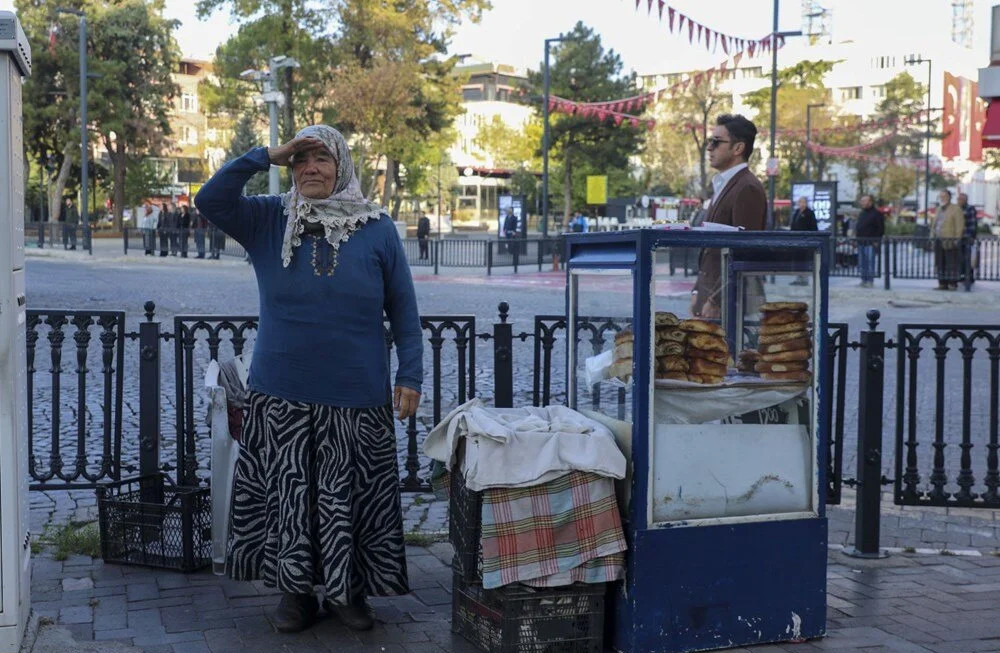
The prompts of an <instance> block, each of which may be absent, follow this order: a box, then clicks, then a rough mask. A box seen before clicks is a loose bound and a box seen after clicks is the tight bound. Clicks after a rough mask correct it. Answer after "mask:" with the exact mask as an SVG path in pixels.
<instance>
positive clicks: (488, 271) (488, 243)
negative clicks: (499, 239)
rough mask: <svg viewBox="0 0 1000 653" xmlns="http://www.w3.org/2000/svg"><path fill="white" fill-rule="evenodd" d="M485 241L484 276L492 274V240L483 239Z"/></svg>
mask: <svg viewBox="0 0 1000 653" xmlns="http://www.w3.org/2000/svg"><path fill="white" fill-rule="evenodd" d="M483 242H484V243H486V276H489V275H491V274H493V241H492V240H484V241H483Z"/></svg>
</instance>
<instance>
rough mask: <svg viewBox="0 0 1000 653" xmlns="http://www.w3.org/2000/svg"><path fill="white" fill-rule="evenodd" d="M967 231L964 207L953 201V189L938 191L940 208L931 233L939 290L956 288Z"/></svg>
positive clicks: (935, 215)
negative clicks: (963, 240)
mask: <svg viewBox="0 0 1000 653" xmlns="http://www.w3.org/2000/svg"><path fill="white" fill-rule="evenodd" d="M964 231H965V216H963V215H962V209H960V208H958V206H957V205H955V204H952V202H951V191H950V190H943V191H941V192H940V193H938V209H937V213H935V214H934V222H933V224H932V226H931V234H933V236H934V265H935V267H936V268H937V278H938V287H937V290H955V289H957V288H958V279H959V277H960V276H961V271H960V270H959V267H960V266H961V265H962V250H961V242H962V241H961V239H962V233H963V232H964Z"/></svg>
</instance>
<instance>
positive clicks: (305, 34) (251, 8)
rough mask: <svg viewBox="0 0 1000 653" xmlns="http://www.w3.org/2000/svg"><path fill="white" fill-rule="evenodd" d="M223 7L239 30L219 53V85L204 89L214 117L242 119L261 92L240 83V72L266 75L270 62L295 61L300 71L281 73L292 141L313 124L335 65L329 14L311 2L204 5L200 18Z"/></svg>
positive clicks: (284, 127) (222, 0) (242, 0)
mask: <svg viewBox="0 0 1000 653" xmlns="http://www.w3.org/2000/svg"><path fill="white" fill-rule="evenodd" d="M223 7H228V8H229V10H230V13H231V14H232V16H233V18H234V19H236V20H237V21H238V22H239V23H240V28H239V30H238V31H237V32H236V34H234V35H233V36H232V37H230V39H229V40H228V41H226V42H225V43H224V44H222V45H221V46H219V48H218V50H217V51H216V56H215V70H216V76H217V81H214V82H208V81H206V82H203V84H202V86H203V90H202V97H203V98H204V99H205V100H206V106H207V108H208V109H209V111H211V112H213V113H220V112H225V113H229V114H231V115H240V114H242V113H243V112H244V111H245V109H246V107H247V106H248V105H249V98H250V96H251V95H252V94H254V93H255V92H256V89H255V88H254V86H253V85H252V84H249V83H247V82H244V81H242V80H241V79H240V77H239V74H240V72H242V71H244V70H247V69H248V68H256V69H261V70H264V69H267V67H268V61H269V59H270V58H271V57H276V56H281V55H285V56H290V57H292V58H294V59H295V60H296V61H298V62H299V66H300V67H299V68H297V69H296V68H282V69H281V73H280V74H281V79H280V82H279V88H280V90H281V91H282V92H284V94H285V103H284V105H283V107H282V109H281V134H282V140H285V141H287V140H289V139H291V138H292V137H293V136H294V135H295V131H296V123H297V122H302V123H310V122H312V116H313V113H314V112H315V111H317V110H318V109H319V106H320V105H321V103H322V98H323V89H325V88H326V87H327V86H328V85H329V82H330V79H331V75H332V71H333V69H334V67H335V64H336V59H335V58H334V48H333V42H332V41H331V38H330V35H329V33H328V32H327V30H326V25H327V24H328V22H329V21H328V19H327V18H326V13H327V12H325V11H324V10H323V8H322V6H320V5H318V4H316V3H313V2H308V1H307V0H199V1H198V3H197V11H198V16H199V17H200V18H204V17H206V16H209V15H211V14H212V13H213V12H214V11H216V10H218V9H220V8H223Z"/></svg>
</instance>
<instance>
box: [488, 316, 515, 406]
mask: <svg viewBox="0 0 1000 653" xmlns="http://www.w3.org/2000/svg"><path fill="white" fill-rule="evenodd" d="M497 308H499V309H500V322H498V323H497V324H494V325H493V405H494V406H496V407H497V408H513V407H514V332H513V329H512V327H511V325H510V324H508V323H507V312H508V311H509V310H510V305H509V304H507V302H500V305H499V306H498V307H497Z"/></svg>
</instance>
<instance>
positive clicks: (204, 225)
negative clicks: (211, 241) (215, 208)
mask: <svg viewBox="0 0 1000 653" xmlns="http://www.w3.org/2000/svg"><path fill="white" fill-rule="evenodd" d="M191 226H192V227H194V246H195V249H197V250H198V258H205V231H207V230H208V220H206V219H205V216H203V215H202V214H201V211H199V210H198V207H197V206H196V207H194V208H193V209H191Z"/></svg>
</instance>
